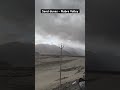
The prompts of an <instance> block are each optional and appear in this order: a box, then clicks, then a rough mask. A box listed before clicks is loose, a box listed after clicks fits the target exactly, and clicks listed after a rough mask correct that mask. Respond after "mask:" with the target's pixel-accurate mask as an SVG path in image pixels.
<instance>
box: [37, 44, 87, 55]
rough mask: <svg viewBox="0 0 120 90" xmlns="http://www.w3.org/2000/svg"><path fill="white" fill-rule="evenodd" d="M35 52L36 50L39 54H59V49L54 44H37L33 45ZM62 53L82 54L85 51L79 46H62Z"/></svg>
mask: <svg viewBox="0 0 120 90" xmlns="http://www.w3.org/2000/svg"><path fill="white" fill-rule="evenodd" d="M35 52H38V53H39V54H48V55H60V54H61V49H60V47H58V46H56V45H49V44H37V45H36V46H35ZM63 55H71V56H84V55H85V52H84V50H82V49H79V48H72V47H64V48H63Z"/></svg>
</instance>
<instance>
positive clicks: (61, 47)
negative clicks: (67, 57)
mask: <svg viewBox="0 0 120 90" xmlns="http://www.w3.org/2000/svg"><path fill="white" fill-rule="evenodd" d="M63 48H64V46H63V45H62V44H61V46H60V49H61V59H60V90H61V89H62V86H61V77H62V76H61V69H62V58H63V57H62V55H63Z"/></svg>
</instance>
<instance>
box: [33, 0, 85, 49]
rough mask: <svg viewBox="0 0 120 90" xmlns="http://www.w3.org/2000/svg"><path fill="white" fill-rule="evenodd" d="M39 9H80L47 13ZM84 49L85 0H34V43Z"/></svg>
mask: <svg viewBox="0 0 120 90" xmlns="http://www.w3.org/2000/svg"><path fill="white" fill-rule="evenodd" d="M40 9H80V13H73V14H70V13H69V14H56V13H54V14H48V13H46V14H45V13H44V14H43V13H40ZM60 43H63V44H64V45H69V46H71V47H79V48H81V49H85V0H35V44H55V45H60Z"/></svg>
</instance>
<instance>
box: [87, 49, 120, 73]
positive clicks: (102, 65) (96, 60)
mask: <svg viewBox="0 0 120 90" xmlns="http://www.w3.org/2000/svg"><path fill="white" fill-rule="evenodd" d="M85 63H86V71H109V72H112V71H119V72H120V56H115V55H113V54H110V53H105V52H96V53H95V52H93V51H90V50H89V51H88V50H87V51H86V59H85Z"/></svg>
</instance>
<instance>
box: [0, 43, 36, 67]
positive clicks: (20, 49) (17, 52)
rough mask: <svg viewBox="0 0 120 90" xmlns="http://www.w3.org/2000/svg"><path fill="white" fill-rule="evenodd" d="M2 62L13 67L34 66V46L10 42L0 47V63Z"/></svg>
mask: <svg viewBox="0 0 120 90" xmlns="http://www.w3.org/2000/svg"><path fill="white" fill-rule="evenodd" d="M3 61H4V62H7V63H8V64H10V65H11V66H15V67H23V66H24V67H29V66H30V67H31V66H34V44H30V43H20V42H10V43H6V44H2V45H0V62H3ZM5 67H6V66H5Z"/></svg>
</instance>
